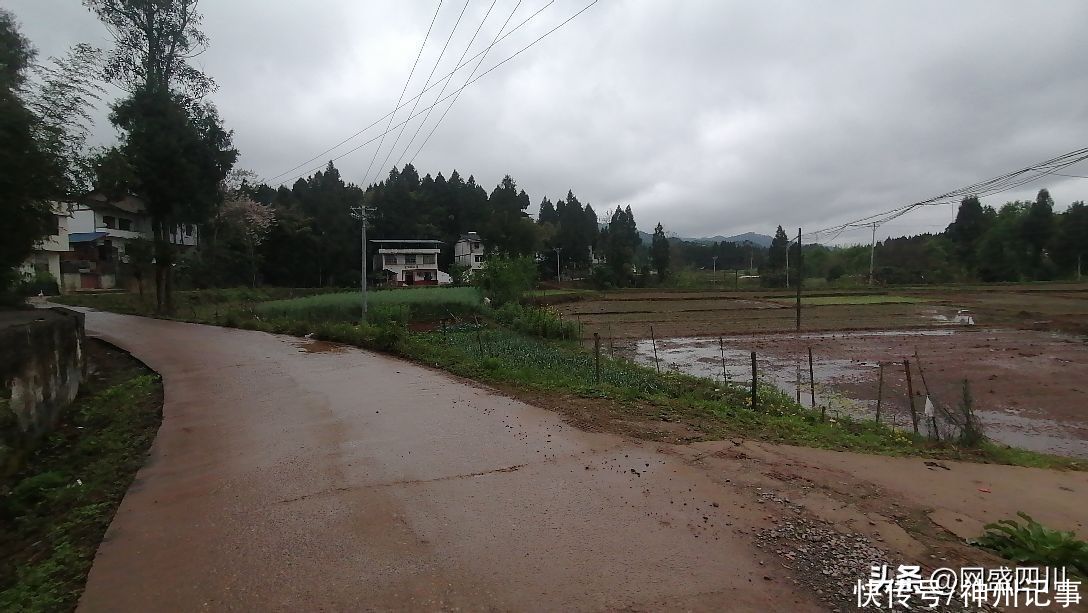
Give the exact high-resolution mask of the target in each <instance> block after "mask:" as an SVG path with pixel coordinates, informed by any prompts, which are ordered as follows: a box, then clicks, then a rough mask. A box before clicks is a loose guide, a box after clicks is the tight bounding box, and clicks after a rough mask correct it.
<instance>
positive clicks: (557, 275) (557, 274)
mask: <svg viewBox="0 0 1088 613" xmlns="http://www.w3.org/2000/svg"><path fill="white" fill-rule="evenodd" d="M562 250H563V248H562V247H555V248H554V251H555V282H556V283H560V282H562V281H563V274H562V273H560V272H559V252H560V251H562Z"/></svg>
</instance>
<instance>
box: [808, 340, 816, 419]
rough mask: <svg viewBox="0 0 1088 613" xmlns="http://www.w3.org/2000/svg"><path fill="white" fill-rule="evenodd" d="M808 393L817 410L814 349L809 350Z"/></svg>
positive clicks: (813, 406)
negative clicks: (813, 367) (813, 365)
mask: <svg viewBox="0 0 1088 613" xmlns="http://www.w3.org/2000/svg"><path fill="white" fill-rule="evenodd" d="M808 393H809V394H810V395H811V397H812V408H814V409H815V408H816V377H815V376H814V375H813V372H812V347H809V348H808Z"/></svg>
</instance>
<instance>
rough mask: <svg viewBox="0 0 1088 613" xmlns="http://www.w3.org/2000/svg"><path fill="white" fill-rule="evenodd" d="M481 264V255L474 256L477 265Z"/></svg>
mask: <svg viewBox="0 0 1088 613" xmlns="http://www.w3.org/2000/svg"><path fill="white" fill-rule="evenodd" d="M483 262H484V256H482V255H478V256H476V263H477V264H483Z"/></svg>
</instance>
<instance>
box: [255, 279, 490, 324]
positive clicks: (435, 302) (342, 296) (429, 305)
mask: <svg viewBox="0 0 1088 613" xmlns="http://www.w3.org/2000/svg"><path fill="white" fill-rule="evenodd" d="M367 306H368V309H374V310H376V311H378V312H381V311H384V310H389V309H394V308H398V307H401V308H407V310H408V312H409V313H408V316H409V318H410V319H412V320H417V321H418V320H425V319H432V320H433V319H442V318H444V317H448V316H450V315H453V316H464V315H468V314H472V313H478V312H480V310H481V308H482V306H483V299H482V297H481V296H480V292H479V291H478V290H477V289H476V288H473V287H421V288H405V289H389V290H377V291H372V292H368V293H367ZM255 310H256V312H257V313H258V314H260V315H265V316H269V317H284V318H290V319H297V320H305V321H359V315H360V313H361V312H362V303H361V299H360V295H359V292H344V293H337V294H323V295H318V296H307V297H304V298H293V299H289V300H275V301H272V302H265V303H262V304H259V305H257V306H256V308H255Z"/></svg>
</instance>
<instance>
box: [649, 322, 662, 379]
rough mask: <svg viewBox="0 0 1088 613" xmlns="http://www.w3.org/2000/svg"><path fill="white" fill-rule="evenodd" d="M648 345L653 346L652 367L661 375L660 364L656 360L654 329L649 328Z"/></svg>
mask: <svg viewBox="0 0 1088 613" xmlns="http://www.w3.org/2000/svg"><path fill="white" fill-rule="evenodd" d="M650 343H652V344H653V346H654V366H656V367H657V372H658V374H660V373H661V362H659V361H658V359H657V338H655V337H654V327H653V326H650Z"/></svg>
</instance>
